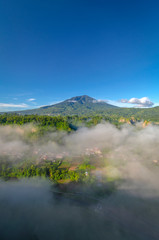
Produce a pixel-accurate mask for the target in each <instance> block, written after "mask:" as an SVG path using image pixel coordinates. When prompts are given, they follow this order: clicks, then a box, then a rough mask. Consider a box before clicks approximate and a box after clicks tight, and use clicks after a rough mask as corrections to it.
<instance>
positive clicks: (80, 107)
mask: <svg viewBox="0 0 159 240" xmlns="http://www.w3.org/2000/svg"><path fill="white" fill-rule="evenodd" d="M112 108H113V109H114V108H118V107H116V106H114V105H111V104H108V103H106V102H105V101H100V100H97V99H95V98H92V97H89V96H87V95H82V96H76V97H72V98H70V99H67V100H65V101H63V102H60V103H56V104H53V105H48V106H44V107H40V108H37V109H31V110H23V111H16V113H19V114H38V115H75V114H77V115H82V114H86V115H91V114H94V113H95V114H100V113H103V112H105V111H106V110H108V109H112Z"/></svg>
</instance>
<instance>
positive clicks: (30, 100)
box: [27, 98, 36, 102]
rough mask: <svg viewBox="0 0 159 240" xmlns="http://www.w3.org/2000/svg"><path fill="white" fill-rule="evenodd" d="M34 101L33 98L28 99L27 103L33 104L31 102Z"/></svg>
mask: <svg viewBox="0 0 159 240" xmlns="http://www.w3.org/2000/svg"><path fill="white" fill-rule="evenodd" d="M35 100H36V99H35V98H29V99H28V100H27V101H28V102H33V101H35Z"/></svg>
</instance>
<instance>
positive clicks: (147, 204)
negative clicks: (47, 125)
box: [0, 123, 159, 240]
mask: <svg viewBox="0 0 159 240" xmlns="http://www.w3.org/2000/svg"><path fill="white" fill-rule="evenodd" d="M158 149H159V127H158V126H153V125H149V126H147V127H145V128H143V127H142V125H141V124H138V125H136V126H131V125H123V126H122V127H121V129H118V128H116V127H115V126H113V125H111V124H108V123H103V124H98V125H97V126H94V127H91V128H85V127H83V128H80V129H79V130H77V131H75V132H72V133H66V132H60V131H52V132H46V133H42V134H40V133H39V132H38V127H36V126H34V125H25V126H21V127H18V126H3V127H0V157H1V158H2V159H3V161H4V159H5V158H6V159H7V161H9V162H11V163H14V162H15V163H17V161H18V162H20V161H23V160H24V159H30V158H32V161H35V163H39V162H41V161H45V159H49V160H50V161H56V159H65V158H68V159H71V161H73V159H74V158H77V157H78V159H79V161H80V156H85V155H86V156H88V157H89V156H91V155H93V156H94V159H96V161H97V163H98V162H100V161H104V166H103V167H102V168H101V167H100V168H99V167H97V169H95V170H94V172H95V175H105V176H109V177H110V179H112V180H111V181H113V178H115V179H119V182H118V184H117V186H116V190H115V191H113V192H112V193H111V194H109V195H105V196H103V197H99V196H96V197H95V196H94V195H93V194H92V191H93V190H92V187H93V186H92V185H90V186H83V185H81V186H80V187H79V188H78V192H77V193H76V192H75V191H74V193H73V194H75V195H76V194H77V197H76V198H74V197H70V196H71V193H67V194H68V195H67V194H65V195H63V194H60V193H59V190H58V189H57V188H56V185H54V184H53V183H51V182H50V181H49V180H48V179H43V180H42V179H40V178H33V179H32V178H30V179H27V180H26V179H23V180H19V181H6V182H5V181H3V180H1V182H0V239H4V240H6V239H7V240H8V239H39V240H43V239H91V240H93V239H109V240H110V239H111V240H114V239H120V240H124V239H126V240H127V239H128V240H129V239H132V240H134V239H135V240H136V239H137V240H138V239H143V240H150V239H156V240H157V239H159V231H158V224H159V185H158V182H159V151H158ZM97 165H98V164H97ZM97 180H98V176H97ZM94 184H95V185H96V187H98V186H99V187H101V185H100V184H98V182H97V183H94ZM103 187H105V185H103ZM80 193H81V195H80ZM69 194H70V195H69Z"/></svg>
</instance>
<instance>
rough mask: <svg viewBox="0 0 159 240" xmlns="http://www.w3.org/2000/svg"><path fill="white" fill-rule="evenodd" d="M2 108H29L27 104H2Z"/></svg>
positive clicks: (0, 105)
mask: <svg viewBox="0 0 159 240" xmlns="http://www.w3.org/2000/svg"><path fill="white" fill-rule="evenodd" d="M0 107H1V108H6V107H7V108H26V107H28V105H27V104H25V103H21V104H14V103H0Z"/></svg>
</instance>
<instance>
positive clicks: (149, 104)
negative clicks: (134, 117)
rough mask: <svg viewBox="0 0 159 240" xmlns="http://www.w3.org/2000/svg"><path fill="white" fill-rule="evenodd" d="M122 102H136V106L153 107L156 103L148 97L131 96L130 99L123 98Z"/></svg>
mask: <svg viewBox="0 0 159 240" xmlns="http://www.w3.org/2000/svg"><path fill="white" fill-rule="evenodd" d="M120 102H121V103H130V104H134V105H135V106H136V107H152V106H153V105H154V103H153V102H151V101H150V99H149V98H148V97H143V98H130V99H129V100H128V99H121V100H120Z"/></svg>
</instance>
